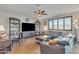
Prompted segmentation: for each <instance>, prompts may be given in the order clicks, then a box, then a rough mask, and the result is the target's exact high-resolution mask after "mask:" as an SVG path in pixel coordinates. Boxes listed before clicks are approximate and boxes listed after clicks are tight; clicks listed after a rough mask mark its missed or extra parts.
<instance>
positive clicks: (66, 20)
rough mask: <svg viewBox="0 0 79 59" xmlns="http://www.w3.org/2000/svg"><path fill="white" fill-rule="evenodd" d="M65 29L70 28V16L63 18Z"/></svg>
mask: <svg viewBox="0 0 79 59" xmlns="http://www.w3.org/2000/svg"><path fill="white" fill-rule="evenodd" d="M65 29H66V30H70V29H71V18H70V17H69V18H65Z"/></svg>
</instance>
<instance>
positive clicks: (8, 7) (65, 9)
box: [0, 4, 79, 17]
mask: <svg viewBox="0 0 79 59" xmlns="http://www.w3.org/2000/svg"><path fill="white" fill-rule="evenodd" d="M38 9H41V10H45V11H46V13H47V14H48V15H46V17H51V16H56V15H59V14H66V13H70V12H75V11H78V10H79V4H39V5H38V4H0V10H3V11H6V12H13V13H19V14H22V15H29V16H33V15H34V13H33V11H35V10H38Z"/></svg>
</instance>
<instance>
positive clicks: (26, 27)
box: [22, 23, 35, 32]
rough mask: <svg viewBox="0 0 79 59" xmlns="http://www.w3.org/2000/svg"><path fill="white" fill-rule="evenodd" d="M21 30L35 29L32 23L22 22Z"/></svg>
mask: <svg viewBox="0 0 79 59" xmlns="http://www.w3.org/2000/svg"><path fill="white" fill-rule="evenodd" d="M23 31H35V24H34V23H22V32H23Z"/></svg>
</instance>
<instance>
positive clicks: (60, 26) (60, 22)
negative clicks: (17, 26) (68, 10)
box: [58, 18, 64, 30]
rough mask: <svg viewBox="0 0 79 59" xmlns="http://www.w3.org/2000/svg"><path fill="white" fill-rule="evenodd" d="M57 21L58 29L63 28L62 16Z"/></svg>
mask: <svg viewBox="0 0 79 59" xmlns="http://www.w3.org/2000/svg"><path fill="white" fill-rule="evenodd" d="M58 22H59V26H58V27H59V29H60V30H63V29H64V28H63V27H64V25H63V22H64V21H63V18H62V19H59V20H58Z"/></svg>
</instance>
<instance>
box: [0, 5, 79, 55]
mask: <svg viewBox="0 0 79 59" xmlns="http://www.w3.org/2000/svg"><path fill="white" fill-rule="evenodd" d="M51 7H52V8H51ZM78 7H79V5H78V4H76V5H74V4H71V5H69V4H1V5H0V19H1V21H0V35H1V37H0V39H1V41H0V42H1V43H0V54H78V53H79V50H78V49H79V46H78V44H79V37H78V35H79V24H78V22H79V20H78V19H79V8H78ZM75 47H76V48H75Z"/></svg>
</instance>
